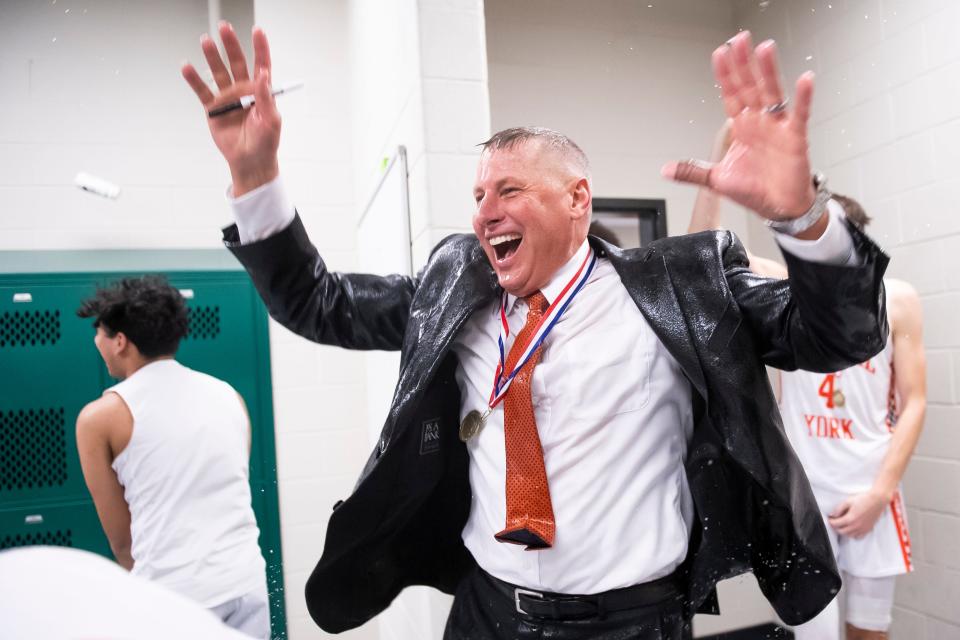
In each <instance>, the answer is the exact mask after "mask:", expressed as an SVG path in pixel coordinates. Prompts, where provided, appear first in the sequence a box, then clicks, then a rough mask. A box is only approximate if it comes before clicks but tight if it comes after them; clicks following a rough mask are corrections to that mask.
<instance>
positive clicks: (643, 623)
mask: <svg viewBox="0 0 960 640" xmlns="http://www.w3.org/2000/svg"><path fill="white" fill-rule="evenodd" d="M502 585H503V583H500V584H499V585H498V584H497V583H495V582H494V579H493V578H491V577H490V576H489V575H488V574H486V573H485V572H484V571H483V570H481V569H479V568H476V569H474V570H473V571H471V572H470V574H468V575H467V577H465V578H464V579H463V581H462V582H461V583H460V585H459V587H458V588H457V593H456V596H455V597H454V600H453V607H452V608H451V609H450V617H449V618H448V619H447V626H446V629H445V630H444V633H443V638H444V640H586V639H588V638H589V639H590V640H683V639H684V638H688V637H689V629H690V622H689V620H687V619H685V618H684V615H683V606H682V601H681V597H680V596H679V594H678V595H677V597H674V598H670V599H668V600H665V601H662V602H659V603H657V604H654V605H651V606H647V607H642V608H636V609H628V610H625V611H611V612H607V613H605V614H601V615H596V616H591V617H588V618H582V619H576V620H555V619H547V618H540V617H534V616H530V615H525V614H523V613H520V612H519V611H517V603H516V602H515V601H514V599H513V598H512V597H510V595H509V594H506V593H504V591H503V588H502Z"/></svg>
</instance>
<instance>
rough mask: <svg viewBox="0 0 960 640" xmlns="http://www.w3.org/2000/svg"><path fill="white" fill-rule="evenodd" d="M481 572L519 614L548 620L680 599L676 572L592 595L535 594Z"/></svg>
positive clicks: (599, 614) (598, 615)
mask: <svg viewBox="0 0 960 640" xmlns="http://www.w3.org/2000/svg"><path fill="white" fill-rule="evenodd" d="M480 572H481V573H482V574H483V576H484V577H486V578H487V580H488V581H489V583H490V584H491V585H493V587H494V588H495V589H496V590H497V591H499V592H500V593H501V594H503V595H504V596H505V597H507V598H510V599H512V600H513V602H514V605H515V606H516V609H517V612H518V613H520V614H522V615H526V616H530V617H533V618H541V619H547V620H582V619H585V618H603V617H604V615H605V614H607V613H609V612H613V611H627V610H630V609H644V608H659V606H660V605H665V604H667V602H668V601H670V600H673V601H674V602H678V601H679V600H680V598H681V597H682V595H681V593H680V589H679V587H678V584H677V583H678V576H677V573H676V572H674V573H672V574H670V575H668V576H664V577H662V578H657V579H656V580H651V581H650V582H644V583H643V584H637V585H634V586H632V587H625V588H623V589H612V590H610V591H604V592H603V593H595V594H591V595H568V594H563V593H549V592H545V591H534V590H532V589H526V588H524V587H518V586H516V585H513V584H510V583H509V582H504V581H503V580H500V579H499V578H496V577H494V576H492V575H490V574H489V573H487V572H486V571H483V570H482V569H481V570H480Z"/></svg>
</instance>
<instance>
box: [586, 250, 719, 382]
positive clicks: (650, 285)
mask: <svg viewBox="0 0 960 640" xmlns="http://www.w3.org/2000/svg"><path fill="white" fill-rule="evenodd" d="M591 241H592V242H593V240H592V239H591ZM594 246H595V248H596V249H598V250H599V251H600V252H601V255H606V257H607V258H608V259H609V260H610V262H611V264H613V267H614V269H616V271H617V273H618V274H619V275H620V280H621V281H622V282H623V285H624V286H625V287H626V288H627V291H628V292H629V294H630V297H631V298H633V301H634V302H635V303H636V305H637V307H638V308H639V309H640V312H641V313H642V314H643V316H644V317H645V318H646V319H647V322H649V323H650V326H651V327H652V328H653V332H654V333H655V334H657V337H658V338H660V340H661V342H663V344H664V345H666V347H667V350H668V351H669V352H670V354H671V355H673V357H674V358H676V359H677V362H678V363H679V364H680V368H681V369H683V372H684V374H685V375H686V376H687V378H689V379H690V382H692V383H693V386H694V387H695V388H696V389H697V391H698V392H699V393H700V395H701V396H702V397H704V398H706V397H707V387H706V383H705V381H704V377H703V368H702V367H701V366H700V359H699V357H698V356H697V352H696V349H695V348H694V343H693V338H692V336H691V334H690V328H689V326H688V325H687V318H686V315H685V314H684V313H683V310H682V309H681V307H680V302H679V299H678V297H677V292H676V290H675V289H674V287H673V281H672V280H671V279H670V273H669V271H668V270H667V262H666V258H665V257H664V256H663V255H662V254H661V253H660V252H659V251H657V250H656V249H654V248H649V247H648V248H646V249H641V250H636V251H622V250H620V249H618V248H616V247H614V246H613V245H609V244H606V243H602V244H601V243H599V242H594Z"/></svg>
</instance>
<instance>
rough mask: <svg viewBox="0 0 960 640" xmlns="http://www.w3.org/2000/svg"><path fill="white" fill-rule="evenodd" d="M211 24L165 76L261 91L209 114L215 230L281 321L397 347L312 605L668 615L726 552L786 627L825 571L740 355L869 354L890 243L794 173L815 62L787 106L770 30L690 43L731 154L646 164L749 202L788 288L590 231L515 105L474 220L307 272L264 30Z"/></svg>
mask: <svg viewBox="0 0 960 640" xmlns="http://www.w3.org/2000/svg"><path fill="white" fill-rule="evenodd" d="M220 35H221V37H222V39H223V42H224V48H225V51H226V53H227V57H228V61H229V66H230V69H229V70H228V69H227V65H226V64H225V63H224V61H223V60H222V59H221V58H220V55H219V53H218V52H217V50H216V47H215V45H214V43H213V41H212V40H210V39H209V38H205V39H204V41H203V51H204V54H205V56H206V59H207V62H208V64H209V65H210V68H211V70H212V72H213V77H214V79H215V81H216V83H217V85H218V87H219V90H220V92H219V95H215V94H214V93H213V92H212V91H211V90H210V89H209V88H208V87H207V86H206V85H205V84H204V83H203V82H202V81H201V79H200V77H199V75H198V74H197V72H196V70H195V69H194V68H193V67H192V66H190V65H186V66H185V67H184V68H183V73H184V77H185V78H186V79H187V81H188V82H189V84H190V85H191V87H192V88H193V89H194V91H195V92H196V94H197V96H198V97H199V98H200V101H201V102H202V103H203V107H204V110H205V111H206V112H209V111H211V110H213V109H216V108H217V107H219V106H222V105H224V104H227V103H229V102H231V101H235V100H237V98H238V97H239V96H242V95H245V94H251V93H252V94H253V95H255V98H256V106H255V107H253V108H252V109H250V110H249V111H242V110H240V111H234V112H232V113H229V114H227V115H224V116H211V117H209V125H210V130H211V133H212V135H213V138H214V141H215V142H216V144H217V146H218V147H219V149H220V150H221V152H222V153H223V155H224V157H225V158H226V160H227V162H228V164H229V165H230V170H231V174H232V177H233V187H232V194H233V196H234V198H235V200H234V205H233V206H234V213H235V216H236V218H237V225H235V226H231V227H229V228H228V229H226V230H225V241H226V243H227V245H228V246H229V247H230V249H231V250H232V251H233V252H234V254H235V255H236V256H237V257H238V258H239V259H240V261H241V262H242V263H243V264H244V265H245V267H246V268H247V270H248V271H249V272H250V275H251V277H252V278H253V280H254V283H255V284H256V286H257V289H258V291H259V292H260V294H261V295H262V296H263V298H264V300H265V301H266V303H267V306H268V308H269V310H270V313H271V314H272V315H273V316H274V317H275V318H276V319H277V320H278V321H280V322H281V323H283V324H284V325H285V326H287V327H288V328H290V329H291V330H293V331H296V332H297V333H299V334H301V335H303V336H305V337H307V338H310V339H312V340H316V341H318V342H323V343H326V344H334V345H339V346H343V347H347V348H354V349H394V350H396V349H399V350H401V354H402V355H401V366H400V377H399V381H398V383H397V389H396V392H395V394H394V401H393V404H392V406H391V409H390V413H389V415H388V416H387V419H386V423H385V424H384V428H383V431H382V434H381V437H380V441H379V443H378V445H377V447H376V449H375V450H374V452H373V454H372V456H371V457H370V460H369V462H368V463H367V465H366V467H365V468H364V470H363V473H362V476H361V479H360V481H359V483H358V484H357V486H356V489H355V491H354V493H353V494H352V495H351V496H350V497H349V498H347V499H346V500H345V501H343V502H342V503H340V504H339V506H338V507H337V508H336V510H335V511H334V513H333V515H332V516H331V520H330V524H329V527H328V532H327V540H326V546H325V548H324V552H323V556H322V557H321V559H320V561H319V563H318V564H317V567H316V569H315V570H314V573H313V575H312V576H311V578H310V580H309V582H308V584H307V604H308V607H309V610H310V613H311V615H312V616H313V618H314V620H316V621H317V623H318V624H320V626H322V627H323V628H325V629H327V630H328V631H334V632H335V631H341V630H344V629H348V628H352V627H355V626H358V625H360V624H362V623H363V622H364V621H366V620H368V619H369V618H371V617H372V616H374V615H376V614H377V613H379V612H380V611H382V610H383V609H384V608H385V607H387V606H388V605H389V603H390V602H391V601H392V599H393V598H394V597H395V596H396V595H397V594H398V593H399V592H400V591H401V590H402V589H403V588H404V587H406V586H409V585H414V584H426V585H430V586H434V587H436V588H438V589H441V590H444V591H447V592H450V593H456V597H455V599H454V604H453V608H452V610H451V613H450V617H449V620H448V622H447V629H446V632H445V637H446V638H504V639H507V638H509V639H515V638H534V637H536V638H540V637H555V638H614V637H616V638H621V637H631V638H679V637H681V635H682V634H683V633H684V630H685V628H686V627H687V626H688V624H689V618H690V616H691V615H692V613H693V612H694V611H697V610H715V597H714V585H715V583H716V582H717V581H718V580H720V579H722V578H725V577H729V576H733V575H736V574H738V573H742V572H744V571H749V570H752V571H754V573H755V574H756V575H757V577H758V580H759V581H760V585H761V588H762V589H763V591H764V593H765V595H766V596H767V598H768V599H769V600H770V601H771V603H772V604H773V605H774V607H775V608H776V610H777V611H778V613H779V614H780V615H781V617H783V618H784V620H786V621H787V622H800V621H803V620H807V619H809V618H810V617H812V616H813V615H815V614H816V613H817V612H818V611H820V610H821V609H822V608H823V607H824V606H826V604H827V603H828V602H829V601H830V600H831V599H832V598H833V597H834V595H835V593H836V591H837V589H838V588H839V584H840V581H839V578H838V576H837V574H836V567H835V564H834V560H833V556H832V554H831V552H830V544H829V541H828V539H827V537H826V534H825V532H824V529H823V524H822V522H821V521H820V520H819V518H816V517H811V514H814V513H816V512H815V509H816V505H815V503H814V501H813V497H812V495H811V493H810V488H809V485H808V483H807V481H806V478H805V477H804V475H803V473H802V471H801V470H800V467H799V465H798V464H797V462H796V459H795V457H794V456H793V453H792V452H791V450H790V448H789V446H788V445H787V442H786V439H785V437H784V434H783V430H782V425H781V424H780V419H779V415H778V414H777V411H776V406H775V402H774V400H773V397H772V395H771V394H770V391H769V386H768V385H767V382H766V377H765V373H764V368H763V365H764V363H767V364H773V365H776V366H778V367H781V368H786V369H792V368H796V367H803V368H806V369H813V370H822V371H827V370H836V369H839V368H843V367H845V366H849V365H850V364H853V363H855V362H861V361H863V360H865V359H866V358H868V357H870V356H872V355H873V354H874V353H876V352H877V351H879V350H880V348H881V347H882V346H883V343H884V340H885V336H886V325H885V317H884V308H883V297H882V296H881V295H878V292H879V291H880V289H881V287H882V284H881V276H882V273H883V269H884V267H885V265H886V258H885V257H884V256H883V255H882V254H881V253H880V251H879V250H878V249H877V248H876V247H875V246H874V245H873V244H872V243H871V242H870V241H869V239H867V238H866V237H865V236H864V235H863V234H861V233H860V232H859V231H858V230H856V229H853V228H848V227H847V226H846V225H845V223H844V222H843V220H842V219H841V218H840V216H837V215H834V214H832V213H829V212H828V210H827V206H826V205H827V202H828V200H829V193H827V192H826V191H825V189H824V188H823V186H822V183H820V184H819V186H818V184H817V183H815V182H814V181H813V180H812V179H811V172H810V166H809V160H808V158H807V118H808V116H809V110H810V100H811V96H812V91H813V78H812V75H810V74H806V75H804V76H801V78H800V79H799V80H798V81H797V85H796V95H795V102H796V107H795V108H794V109H793V110H792V111H791V110H787V109H786V107H785V99H784V96H783V93H782V91H781V89H780V86H779V82H778V80H777V73H778V70H777V64H776V58H775V48H774V46H773V43H764V44H762V45H760V46H759V47H758V48H757V50H756V52H754V50H753V46H752V44H751V43H750V36H749V34H748V33H741V34H739V35H737V36H736V37H735V38H734V39H733V40H731V41H730V43H729V44H727V45H724V46H722V47H720V48H719V49H718V50H717V51H716V52H715V53H714V60H713V61H714V69H715V73H716V75H717V78H718V80H719V81H720V84H721V85H722V86H723V95H724V104H725V106H726V109H727V112H728V115H729V116H730V117H731V118H733V120H734V124H733V139H734V142H733V146H732V148H731V150H730V153H728V154H727V155H726V156H725V157H724V158H723V159H722V161H721V162H720V163H719V164H717V165H716V166H710V165H707V164H705V163H701V162H697V161H687V162H682V163H674V164H670V165H668V166H666V167H665V168H664V173H665V175H667V176H668V177H671V178H674V179H678V180H682V181H687V182H696V183H700V184H708V185H709V186H710V187H711V188H712V189H714V190H715V191H717V192H719V193H721V194H723V195H725V196H727V197H730V198H732V199H734V200H736V201H737V202H740V203H741V204H744V205H745V206H748V207H750V208H751V209H753V210H754V211H755V212H756V213H757V214H758V215H760V216H762V217H764V218H767V219H769V220H772V221H773V222H774V224H775V225H776V226H777V227H778V228H780V229H782V231H781V232H780V235H782V236H783V239H782V241H783V242H784V243H790V244H789V251H788V252H787V259H788V261H789V262H790V265H791V269H792V270H793V271H794V272H795V273H796V274H797V277H796V278H795V279H794V280H793V281H792V283H787V282H773V281H765V280H760V279H758V278H756V277H755V276H754V275H753V274H752V273H751V272H750V271H749V270H748V269H747V267H746V259H745V255H744V252H743V249H742V247H741V246H740V244H739V243H738V242H737V241H736V239H735V238H733V236H732V235H731V234H725V233H714V234H699V235H696V236H690V237H685V238H675V239H668V240H665V241H661V242H658V243H654V244H653V245H652V246H650V247H648V248H646V249H642V250H636V251H621V250H619V249H617V248H616V247H613V246H612V245H609V244H606V243H604V242H602V241H599V240H596V239H592V238H589V239H588V237H587V228H588V225H589V221H590V214H591V179H590V171H589V164H588V161H587V158H586V156H585V154H584V153H583V151H582V150H581V149H580V148H579V147H578V146H577V145H576V144H574V143H573V142H572V141H571V140H569V139H568V138H567V137H566V136H563V135H562V134H559V133H556V132H553V131H549V130H546V129H538V128H520V129H508V130H506V131H501V132H500V133H498V134H496V135H494V136H493V137H492V138H491V139H490V140H488V141H487V142H485V143H484V145H483V147H484V150H483V153H482V155H481V158H480V163H479V167H478V171H477V178H476V182H475V185H474V196H475V198H476V203H477V209H476V212H475V213H474V217H473V227H474V231H475V235H456V236H451V237H449V238H447V239H445V240H444V241H442V242H441V243H440V244H439V245H438V246H437V247H436V248H435V249H434V251H433V253H432V255H431V257H430V259H429V260H428V262H427V264H426V266H425V267H424V268H423V270H422V271H421V272H420V273H419V274H418V275H417V276H416V277H414V278H409V277H401V276H392V277H379V276H371V275H357V274H335V273H330V272H329V271H328V270H327V269H326V267H325V265H324V263H323V260H322V259H321V258H320V256H319V255H318V253H317V251H316V249H315V248H314V247H313V246H312V245H311V244H310V242H309V240H308V238H307V236H306V234H305V232H304V229H303V225H302V223H301V222H300V220H299V218H298V217H297V215H296V212H295V211H294V209H293V208H292V207H291V206H289V205H287V204H286V203H287V199H286V196H285V194H284V193H283V190H282V186H281V184H280V182H279V181H278V180H277V178H278V176H279V168H278V162H277V155H276V149H277V145H278V143H279V134H280V117H279V114H278V113H277V111H276V106H275V103H274V101H273V100H272V99H271V96H270V84H269V80H270V55H269V50H268V47H267V40H266V37H265V36H264V34H263V32H262V31H260V30H257V29H255V30H254V34H253V41H254V50H255V54H256V59H255V61H254V74H253V79H250V76H249V74H248V70H247V67H246V61H245V59H244V56H243V53H242V51H241V49H240V45H239V42H238V40H237V37H236V34H235V33H234V32H233V30H232V29H231V28H230V27H229V25H226V24H223V25H221V28H220ZM241 196H242V197H241ZM789 236H794V237H789Z"/></svg>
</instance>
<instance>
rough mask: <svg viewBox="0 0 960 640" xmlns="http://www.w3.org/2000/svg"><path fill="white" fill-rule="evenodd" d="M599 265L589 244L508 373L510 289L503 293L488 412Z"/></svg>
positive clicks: (501, 396) (501, 398) (505, 391)
mask: <svg viewBox="0 0 960 640" xmlns="http://www.w3.org/2000/svg"><path fill="white" fill-rule="evenodd" d="M596 264H597V256H596V254H594V252H593V249H592V248H589V247H588V248H587V255H586V257H585V258H584V259H583V262H582V263H581V264H580V268H579V269H577V272H576V273H575V274H573V278H571V279H570V281H569V282H568V283H567V285H566V286H565V287H564V288H563V290H562V291H561V292H560V295H558V296H557V299H556V300H554V301H553V304H551V305H550V306H549V307H548V308H547V310H546V312H544V314H543V318H541V319H540V322H539V324H537V327H536V328H535V329H534V331H533V333H532V334H531V335H530V339H529V340H528V341H527V344H526V346H525V347H524V348H523V352H522V353H521V355H520V358H519V359H518V360H517V362H516V364H515V365H514V367H513V370H512V371H510V372H509V373H507V374H506V375H504V373H505V372H504V369H505V368H506V354H505V352H504V343H505V342H506V338H507V336H509V335H510V327H509V325H507V311H506V309H507V292H506V291H504V292H503V296H502V297H501V299H500V338H499V340H498V343H499V346H500V362H499V363H498V364H497V371H496V373H495V374H494V375H493V390H492V391H491V392H490V401H489V402H488V403H487V404H488V407H489V409H488V410H487V413H489V411H490V410H491V409H493V408H494V407H496V406H497V405H498V404H499V403H500V401H501V400H503V397H504V396H505V395H506V394H507V389H509V388H510V383H511V382H513V379H514V378H515V377H516V375H517V373H519V372H520V369H522V368H523V365H525V364H526V363H527V360H529V359H530V357H531V356H532V355H533V353H534V352H535V351H536V350H537V349H538V348H539V347H540V345H541V343H543V340H544V338H546V337H547V334H549V333H550V331H551V330H552V329H553V327H554V326H555V325H556V324H557V322H558V321H559V320H560V317H561V316H562V315H563V313H564V312H565V311H566V310H567V307H569V306H570V303H571V302H572V301H573V299H574V297H576V295H577V294H578V293H580V290H581V289H583V285H585V284H586V283H587V279H588V278H589V277H590V274H591V273H593V268H594V267H595V266H596Z"/></svg>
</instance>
